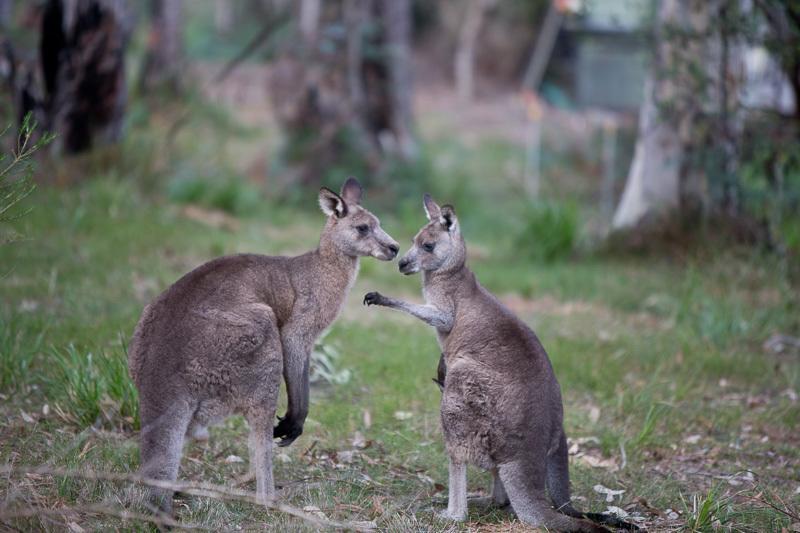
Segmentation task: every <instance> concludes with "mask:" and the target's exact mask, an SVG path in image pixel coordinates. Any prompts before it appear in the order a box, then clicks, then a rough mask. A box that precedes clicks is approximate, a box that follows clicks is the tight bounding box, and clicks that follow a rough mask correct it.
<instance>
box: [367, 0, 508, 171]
mask: <svg viewBox="0 0 800 533" xmlns="http://www.w3.org/2000/svg"><path fill="white" fill-rule="evenodd" d="M483 1H485V0H483ZM492 1H493V0H492ZM382 7H383V9H382V15H383V26H384V31H385V33H386V38H385V43H386V45H385V46H386V49H387V55H386V56H387V57H386V61H387V68H388V70H389V77H388V82H387V83H388V92H389V106H390V109H391V111H390V129H391V131H392V132H393V133H394V138H395V142H396V147H397V152H398V153H399V154H400V155H401V156H402V157H404V158H406V159H409V158H412V157H414V156H415V155H416V153H417V146H416V142H415V140H414V135H413V109H412V102H411V96H412V94H413V91H412V80H411V0H383V6H382Z"/></svg>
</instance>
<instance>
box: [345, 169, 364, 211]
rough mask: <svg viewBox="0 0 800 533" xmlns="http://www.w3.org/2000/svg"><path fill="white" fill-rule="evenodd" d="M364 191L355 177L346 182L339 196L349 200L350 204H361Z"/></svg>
mask: <svg viewBox="0 0 800 533" xmlns="http://www.w3.org/2000/svg"><path fill="white" fill-rule="evenodd" d="M363 192H364V190H363V189H362V188H361V184H360V183H359V182H358V180H357V179H355V178H354V177H352V176H351V177H349V178H347V181H345V182H344V185H342V192H340V193H339V194H340V195H341V196H342V198H344V199H345V200H347V202H348V203H350V204H357V205H359V204H361V194H362V193H363Z"/></svg>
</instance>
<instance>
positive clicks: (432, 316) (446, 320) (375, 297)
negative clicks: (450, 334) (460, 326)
mask: <svg viewBox="0 0 800 533" xmlns="http://www.w3.org/2000/svg"><path fill="white" fill-rule="evenodd" d="M364 305H380V306H381V307H389V308H391V309H397V310H398V311H403V312H404V313H408V314H409V315H411V316H413V317H416V318H419V319H420V320H422V321H423V322H425V323H426V324H428V325H429V326H433V327H435V328H436V329H439V330H441V331H445V332H446V331H450V330H451V329H453V315H452V313H447V312H445V311H442V310H441V309H438V308H436V307H434V306H432V305H419V304H412V303H408V302H404V301H402V300H397V299H395V298H390V297H388V296H384V295H382V294H380V293H378V292H369V293H367V294H366V295H365V296H364Z"/></svg>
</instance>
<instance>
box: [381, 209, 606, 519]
mask: <svg viewBox="0 0 800 533" xmlns="http://www.w3.org/2000/svg"><path fill="white" fill-rule="evenodd" d="M425 210H426V213H427V214H428V218H429V220H430V222H429V223H428V224H427V225H426V226H424V227H423V228H422V229H421V230H420V232H419V233H418V234H417V236H416V237H415V238H414V245H413V247H412V249H411V250H409V252H408V253H407V254H406V255H405V256H404V257H403V259H401V261H400V270H401V272H403V273H405V274H412V273H414V272H417V271H420V270H422V276H423V295H424V297H425V301H426V305H414V304H409V303H406V302H402V301H399V300H396V299H393V298H389V297H386V296H383V295H380V294H378V293H369V294H367V295H366V297H365V303H366V304H368V305H370V304H376V305H382V306H386V307H391V308H395V309H399V310H402V311H405V312H407V313H410V314H412V315H413V316H416V317H418V318H420V319H422V320H423V321H425V322H426V323H428V324H430V325H433V326H434V327H435V328H436V333H437V336H438V338H439V344H440V346H441V349H442V352H443V353H444V358H445V363H446V364H445V366H446V375H445V378H444V392H443V394H442V401H441V422H442V432H443V434H444V440H445V445H446V448H447V452H448V455H449V459H450V498H449V503H448V508H447V511H445V512H444V513H443V514H444V516H445V517H447V518H451V519H455V520H464V519H465V518H466V469H465V465H466V464H473V465H476V466H479V467H481V468H484V469H487V470H490V471H492V472H493V474H494V486H493V497H494V499H495V501H496V502H497V503H499V504H503V503H504V502H506V501H507V499H508V500H510V503H511V506H512V507H513V509H514V511H515V512H516V514H517V516H518V517H519V518H520V519H521V520H522V521H524V522H526V523H528V524H531V525H533V526H537V527H545V528H548V529H555V530H563V531H606V530H605V528H603V527H600V526H597V525H595V524H593V523H591V522H589V521H586V520H581V519H579V518H577V517H581V516H583V515H582V513H579V512H578V511H576V510H575V509H574V508H573V507H572V505H571V503H570V495H569V474H568V457H567V448H566V437H565V434H564V428H563V408H562V401H561V389H560V387H559V384H558V381H557V380H556V378H555V375H554V373H553V368H552V366H551V364H550V360H549V359H548V357H547V353H546V352H545V350H544V348H543V347H542V345H541V343H540V342H539V339H538V338H537V337H536V335H535V334H534V333H533V331H531V329H530V328H529V327H528V326H527V325H525V323H523V322H522V321H521V320H520V319H518V318H517V317H516V316H515V315H514V314H513V313H512V312H511V311H510V310H509V309H508V308H506V307H505V306H504V305H503V304H502V303H500V301H499V300H497V298H495V297H494V296H493V295H492V294H491V293H489V291H487V290H486V289H484V288H483V287H482V286H481V285H480V283H478V280H477V279H476V278H475V275H474V274H473V273H472V272H471V271H470V270H469V268H467V266H466V247H465V244H464V239H463V237H462V235H461V232H460V229H459V225H458V221H457V219H456V216H455V211H454V210H453V208H452V207H450V206H444V207H441V208H440V207H439V206H438V205H436V204H435V203H434V202H433V200H431V199H430V197H428V196H427V195H426V198H425ZM442 374H445V372H444V371H442ZM545 487H547V489H548V491H549V493H550V498H551V500H552V503H553V504H554V505H555V507H556V508H557V509H559V510H560V511H561V513H559V512H556V511H555V510H554V509H553V508H552V507H551V506H550V502H548V501H547V499H546V497H545ZM506 493H507V495H506ZM567 514H569V515H572V516H567Z"/></svg>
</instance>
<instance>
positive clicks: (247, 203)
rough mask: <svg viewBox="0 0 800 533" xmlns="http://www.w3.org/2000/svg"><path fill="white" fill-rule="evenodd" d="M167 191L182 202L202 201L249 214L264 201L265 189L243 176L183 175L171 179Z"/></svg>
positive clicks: (196, 202) (216, 206) (227, 209)
mask: <svg viewBox="0 0 800 533" xmlns="http://www.w3.org/2000/svg"><path fill="white" fill-rule="evenodd" d="M167 195H168V197H169V199H170V200H172V201H173V202H176V203H181V204H199V205H205V206H208V207H213V208H215V209H220V210H222V211H226V212H228V213H231V214H234V215H247V214H250V213H252V212H254V211H255V209H256V208H257V207H258V205H259V204H260V203H261V202H262V200H263V198H262V194H261V191H260V190H258V189H257V188H256V187H254V186H253V185H251V184H249V183H248V182H247V181H245V180H244V179H243V178H236V177H233V178H227V179H224V178H221V179H217V180H214V179H212V178H179V179H176V180H174V181H172V182H170V183H169V185H168V186H167Z"/></svg>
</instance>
